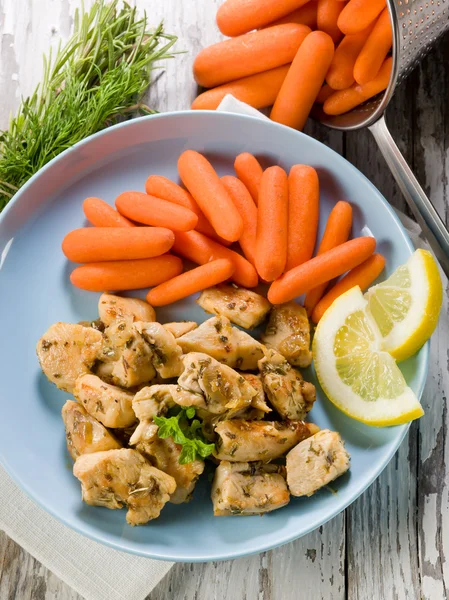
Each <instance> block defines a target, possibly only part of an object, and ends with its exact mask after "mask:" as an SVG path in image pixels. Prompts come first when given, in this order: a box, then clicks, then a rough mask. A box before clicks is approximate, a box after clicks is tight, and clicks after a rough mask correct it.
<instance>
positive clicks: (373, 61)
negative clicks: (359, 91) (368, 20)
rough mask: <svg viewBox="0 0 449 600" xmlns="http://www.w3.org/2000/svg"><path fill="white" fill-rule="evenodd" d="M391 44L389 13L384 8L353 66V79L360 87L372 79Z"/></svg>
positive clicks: (391, 34) (391, 31)
mask: <svg viewBox="0 0 449 600" xmlns="http://www.w3.org/2000/svg"><path fill="white" fill-rule="evenodd" d="M392 43H393V30H392V27H391V21H390V13H389V12H388V8H384V10H383V11H382V13H381V15H380V17H379V18H378V19H377V21H376V24H375V25H374V28H373V30H372V31H371V33H370V34H369V36H368V38H367V40H366V42H365V44H364V46H363V48H362V50H361V51H360V54H359V56H358V58H357V60H356V62H355V65H354V79H355V80H356V81H357V83H359V84H360V85H363V84H364V83H368V82H369V81H371V80H372V79H374V78H375V77H376V75H377V73H378V72H379V69H380V67H381V66H382V63H383V62H384V60H385V57H386V56H387V54H388V53H389V52H390V49H391V45H392Z"/></svg>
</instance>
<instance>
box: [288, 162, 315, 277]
mask: <svg viewBox="0 0 449 600" xmlns="http://www.w3.org/2000/svg"><path fill="white" fill-rule="evenodd" d="M319 216H320V183H319V181H318V174H317V172H316V171H315V169H314V168H313V167H309V166H307V165H294V166H293V167H292V168H291V170H290V174H289V176H288V242H287V263H286V265H285V269H286V270H287V271H289V270H290V269H293V267H297V266H298V265H301V264H302V263H304V262H306V261H307V260H310V258H312V255H313V250H314V248H315V243H316V234H317V231H318V220H319Z"/></svg>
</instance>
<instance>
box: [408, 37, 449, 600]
mask: <svg viewBox="0 0 449 600" xmlns="http://www.w3.org/2000/svg"><path fill="white" fill-rule="evenodd" d="M448 60H449V45H448V37H447V36H446V38H444V39H442V40H440V42H439V44H438V46H437V48H436V49H435V52H434V53H433V54H432V55H431V56H428V57H427V59H426V60H425V61H424V63H423V64H422V65H421V67H420V68H419V70H418V73H417V74H418V86H417V89H416V106H417V111H416V130H415V131H416V135H415V139H414V158H415V170H416V173H417V176H418V178H419V180H420V181H421V183H422V185H423V187H424V189H425V191H426V193H427V194H428V195H429V197H430V198H431V200H432V201H433V202H434V204H435V207H436V208H437V210H438V211H439V213H440V215H441V216H442V218H443V219H444V220H445V221H446V223H449V215H448V204H447V202H448V198H449V184H448V180H449V153H448V148H449V146H448V139H449V129H448V123H449V107H448V102H447V94H445V93H443V94H442V93H441V91H442V90H448V89H449V73H448V71H447V69H443V68H441V66H442V65H447V64H448ZM447 292H448V288H447V281H446V293H445V295H444V305H443V311H442V316H441V318H440V323H439V327H438V330H437V332H436V334H435V335H434V337H433V339H432V342H431V356H430V362H431V364H436V368H435V369H432V370H431V374H430V376H429V378H428V381H427V385H426V390H425V393H424V399H423V400H424V409H425V411H426V416H425V418H424V419H423V420H422V421H421V423H420V428H419V434H420V437H419V446H418V450H419V457H418V458H419V463H418V472H417V475H418V479H417V487H418V518H417V530H418V535H419V538H418V540H419V554H418V559H419V564H420V571H421V581H422V596H423V598H426V599H429V600H443V599H446V598H447V597H448V595H449V565H448V563H447V560H446V557H449V510H448V509H449V472H448V465H449V440H448V436H447V431H448V427H449V415H448V405H447V397H448V392H449V373H448V364H447V362H446V359H447V358H449V354H448V351H447V348H448V345H447V340H448V336H449V318H448V300H447V299H448V296H447Z"/></svg>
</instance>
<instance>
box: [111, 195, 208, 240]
mask: <svg viewBox="0 0 449 600" xmlns="http://www.w3.org/2000/svg"><path fill="white" fill-rule="evenodd" d="M115 206H116V207H117V210H118V211H119V212H120V213H121V214H122V215H125V217H128V218H130V219H132V220H133V221H137V222H138V223H145V225H154V226H155V227H168V228H169V229H172V230H173V231H190V230H191V229H195V227H196V226H197V224H198V217H197V216H196V214H195V213H194V212H192V211H191V210H189V209H188V208H185V207H184V206H178V205H177V204H173V203H172V202H167V201H166V200H161V199H160V198H156V197H155V196H150V195H149V194H143V193H142V192H123V194H120V196H118V197H117V198H116V200H115Z"/></svg>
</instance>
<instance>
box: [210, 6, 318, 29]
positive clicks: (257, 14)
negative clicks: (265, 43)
mask: <svg viewBox="0 0 449 600" xmlns="http://www.w3.org/2000/svg"><path fill="white" fill-rule="evenodd" d="M307 1H308V0H226V2H223V4H222V5H221V6H220V8H219V9H218V12H217V25H218V29H219V30H220V31H221V33H222V34H223V35H227V36H229V37H234V36H237V35H242V33H247V32H248V31H252V30H253V29H259V27H263V26H264V25H268V24H269V23H271V22H272V21H275V20H276V19H279V18H280V17H283V16H285V15H287V14H288V13H291V12H292V11H293V10H296V9H297V8H299V7H300V6H302V5H303V4H306V3H307Z"/></svg>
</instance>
